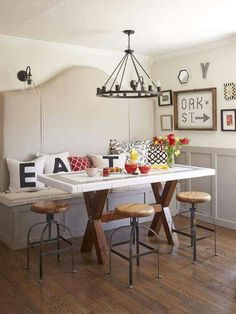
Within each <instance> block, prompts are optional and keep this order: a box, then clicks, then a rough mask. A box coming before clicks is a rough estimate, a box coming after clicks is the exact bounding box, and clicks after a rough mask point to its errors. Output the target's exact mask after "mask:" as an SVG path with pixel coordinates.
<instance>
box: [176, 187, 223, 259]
mask: <svg viewBox="0 0 236 314" xmlns="http://www.w3.org/2000/svg"><path fill="white" fill-rule="evenodd" d="M176 199H177V200H178V201H180V202H183V203H189V204H191V208H190V209H189V210H185V211H182V212H179V213H178V214H177V215H175V216H174V218H173V221H172V232H176V233H178V234H181V235H183V236H187V237H189V238H190V239H191V247H193V263H194V264H196V261H197V241H199V240H203V239H206V238H209V237H211V236H213V234H214V251H215V254H214V255H215V256H217V253H216V224H215V220H214V218H213V217H212V216H210V215H208V214H207V213H204V212H201V211H198V210H197V204H199V203H206V202H209V201H210V200H211V195H210V194H208V193H204V192H196V191H187V192H180V193H179V194H177V195H176ZM189 212H190V222H191V226H190V228H191V232H190V234H189V233H187V232H185V231H183V230H184V229H187V228H189V226H184V227H182V228H179V229H175V228H174V227H173V226H174V221H175V218H176V217H177V216H179V215H181V214H184V213H189ZM196 214H199V215H202V216H205V217H208V218H210V220H211V221H212V223H213V226H214V227H213V229H212V228H208V227H205V226H202V225H199V224H197V222H196ZM197 228H201V229H204V230H207V231H211V232H212V233H211V234H206V235H203V236H199V237H197ZM172 249H173V246H172Z"/></svg>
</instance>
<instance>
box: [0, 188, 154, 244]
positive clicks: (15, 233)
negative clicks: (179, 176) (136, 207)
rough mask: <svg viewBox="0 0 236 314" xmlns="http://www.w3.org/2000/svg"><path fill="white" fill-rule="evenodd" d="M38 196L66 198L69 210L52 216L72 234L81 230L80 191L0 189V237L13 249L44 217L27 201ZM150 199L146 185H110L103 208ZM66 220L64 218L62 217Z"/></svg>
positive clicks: (82, 206) (84, 216)
mask: <svg viewBox="0 0 236 314" xmlns="http://www.w3.org/2000/svg"><path fill="white" fill-rule="evenodd" d="M38 200H67V201H68V202H69V204H70V210H69V211H68V212H67V213H66V214H65V215H58V217H56V218H57V219H58V220H60V221H61V222H62V223H63V224H66V225H68V227H69V228H71V230H72V232H73V234H74V235H75V236H81V235H83V233H84V230H85V227H86V222H87V212H86V209H85V204H84V199H83V195H82V193H77V194H70V193H67V192H64V191H61V190H58V189H55V188H48V189H43V190H40V191H37V192H20V193H4V192H2V193H0V240H1V241H2V242H3V243H5V244H6V245H7V246H8V247H9V248H11V249H13V250H15V249H20V248H24V247H25V246H26V236H27V231H28V229H29V227H30V226H31V225H32V224H34V223H36V222H40V221H42V219H44V217H42V215H40V214H35V213H32V212H31V210H30V207H31V204H32V203H34V202H35V201H38ZM134 201H135V202H141V203H144V202H148V203H153V202H154V197H153V193H152V190H151V187H150V186H149V185H139V186H130V187H126V188H117V189H112V190H111V191H110V193H109V194H108V198H107V202H106V205H105V208H104V211H111V210H113V209H114V208H115V206H116V205H118V204H121V203H125V202H134ZM65 220H66V221H65ZM119 223H120V222H118V221H112V222H110V223H109V224H105V225H104V229H107V230H108V229H111V228H114V227H116V226H117V225H118V224H119ZM39 234H40V229H39V230H36V231H35V232H34V234H32V236H33V239H34V240H38V239H39Z"/></svg>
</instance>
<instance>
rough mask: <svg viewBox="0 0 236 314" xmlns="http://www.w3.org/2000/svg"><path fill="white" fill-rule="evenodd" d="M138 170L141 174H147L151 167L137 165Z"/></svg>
mask: <svg viewBox="0 0 236 314" xmlns="http://www.w3.org/2000/svg"><path fill="white" fill-rule="evenodd" d="M138 169H139V171H140V172H141V173H142V174H147V173H149V172H150V170H151V167H150V166H149V165H139V166H138Z"/></svg>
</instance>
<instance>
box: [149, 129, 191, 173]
mask: <svg viewBox="0 0 236 314" xmlns="http://www.w3.org/2000/svg"><path fill="white" fill-rule="evenodd" d="M189 142H190V140H189V139H188V138H187V137H184V138H182V139H181V138H178V137H177V136H175V135H174V134H169V135H167V136H165V137H162V136H159V137H154V138H153V144H154V145H159V146H160V148H161V149H163V150H165V151H166V154H167V165H168V166H169V167H173V165H174V157H175V156H179V154H180V148H181V147H182V146H183V145H187V144H189Z"/></svg>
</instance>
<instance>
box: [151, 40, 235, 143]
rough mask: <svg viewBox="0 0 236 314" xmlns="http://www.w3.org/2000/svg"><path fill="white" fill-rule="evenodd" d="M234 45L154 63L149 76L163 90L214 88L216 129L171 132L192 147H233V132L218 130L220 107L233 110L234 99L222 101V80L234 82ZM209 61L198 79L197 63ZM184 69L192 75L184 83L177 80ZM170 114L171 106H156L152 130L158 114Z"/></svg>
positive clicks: (198, 67) (159, 131)
mask: <svg viewBox="0 0 236 314" xmlns="http://www.w3.org/2000/svg"><path fill="white" fill-rule="evenodd" d="M235 56H236V44H231V45H228V46H225V47H218V48H217V47H215V48H214V49H210V50H206V51H202V52H195V53H190V54H184V55H182V56H175V57H169V58H167V56H166V58H165V59H163V60H160V61H158V58H156V62H155V63H154V66H153V69H152V76H153V78H154V80H160V81H161V83H162V87H163V90H164V89H172V90H173V91H174V90H181V89H197V88H206V87H217V125H218V127H217V131H201V132H199V131H178V132H177V131H175V133H177V134H179V136H188V137H189V138H190V139H191V145H192V146H205V147H207V146H208V147H225V148H236V141H235V138H236V132H222V131H221V122H220V109H229V108H234V109H236V100H225V99H224V94H223V83H227V82H235V83H236V58H235ZM201 62H204V63H205V62H210V67H209V70H208V73H207V78H206V79H203V78H202V72H201V67H200V63H201ZM182 68H188V69H189V70H190V72H191V75H192V78H191V80H190V83H189V84H188V85H186V86H184V85H183V86H181V84H180V83H179V82H178V78H177V76H178V72H179V70H180V69H182ZM169 113H173V106H167V107H158V106H156V133H157V135H159V134H161V133H164V132H161V130H160V122H159V121H160V115H161V114H169Z"/></svg>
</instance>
